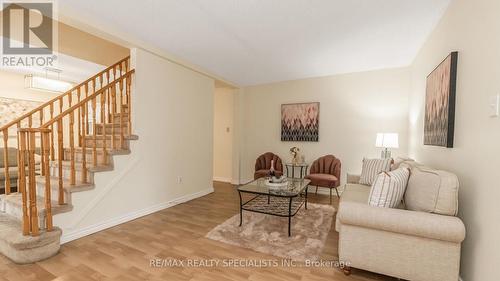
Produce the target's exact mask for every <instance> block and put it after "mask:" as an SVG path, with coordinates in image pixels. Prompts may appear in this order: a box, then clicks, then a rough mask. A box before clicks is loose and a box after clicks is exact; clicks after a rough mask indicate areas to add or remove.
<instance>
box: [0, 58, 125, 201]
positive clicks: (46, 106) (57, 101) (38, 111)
mask: <svg viewBox="0 0 500 281" xmlns="http://www.w3.org/2000/svg"><path fill="white" fill-rule="evenodd" d="M129 68H130V56H127V57H125V58H123V59H121V60H119V61H118V62H116V63H115V64H113V65H111V66H109V67H107V68H106V69H104V70H102V71H101V72H99V73H97V74H96V75H94V76H92V77H90V78H88V79H87V80H85V81H83V82H82V83H80V84H78V85H76V86H74V87H73V88H71V89H70V90H68V91H66V92H65V93H63V94H61V95H59V96H57V97H55V98H53V99H51V100H49V101H47V102H45V103H43V104H42V105H40V106H38V107H36V108H35V109H33V110H31V111H29V112H27V113H25V114H23V115H22V116H20V117H18V118H16V119H14V120H12V121H10V122H9V123H7V124H5V125H3V126H2V127H0V134H2V138H1V139H0V140H1V141H0V150H2V149H3V152H4V157H3V159H0V161H3V162H4V166H5V169H4V174H5V193H6V194H10V192H11V179H10V171H9V147H15V148H17V150H18V151H19V149H20V139H19V137H20V136H18V138H17V144H16V145H13V144H9V130H11V129H14V126H15V127H16V128H17V129H19V128H22V127H25V126H24V124H23V123H24V122H26V121H27V123H28V124H27V127H29V128H32V127H33V121H34V120H36V121H39V122H40V126H41V125H43V123H44V122H46V120H45V119H50V120H52V119H53V118H55V117H57V115H58V114H61V113H62V112H63V109H64V108H65V107H66V106H67V107H72V106H73V104H72V103H73V101H75V100H76V101H78V102H79V101H80V100H81V98H82V97H81V95H80V94H81V91H82V89H83V90H84V93H85V96H84V97H85V98H86V97H87V96H88V95H89V90H90V89H91V92H96V91H98V90H99V88H103V87H104V85H103V82H104V79H103V78H104V76H106V78H107V79H106V82H107V84H109V83H112V82H113V81H116V80H118V79H119V78H118V77H121V76H123V75H124V73H126V72H127V71H128V70H129ZM111 75H112V77H113V79H110V76H111ZM120 81H121V80H120ZM97 82H99V83H97ZM89 88H90V89H89ZM75 95H76V96H75ZM54 107H56V108H58V109H59V112H54ZM78 117H79V118H80V114H78ZM87 121H88V120H87ZM78 124H79V126H80V125H81V124H80V120H79V122H78ZM50 129H51V132H50V134H51V135H50V136H49V138H48V144H45V143H44V142H43V141H40V143H39V145H40V147H41V148H42V149H43V147H44V145H48V146H49V151H50V158H51V159H52V160H54V159H55V158H56V157H55V154H54V151H55V147H54V140H55V139H54V128H53V127H51V128H50ZM78 132H79V134H80V133H81V132H80V128H79V129H78ZM79 141H81V140H80V139H79ZM79 145H80V143H79ZM2 147H3V148H2ZM17 158H18V163H17V165H18V166H19V157H17ZM43 169H45V168H44V167H42V172H43Z"/></svg>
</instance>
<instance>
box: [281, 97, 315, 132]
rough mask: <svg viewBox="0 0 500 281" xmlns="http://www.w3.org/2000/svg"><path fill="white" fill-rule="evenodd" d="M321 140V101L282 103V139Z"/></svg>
mask: <svg viewBox="0 0 500 281" xmlns="http://www.w3.org/2000/svg"><path fill="white" fill-rule="evenodd" d="M318 140H319V102H309V103H292V104H282V105H281V141H318Z"/></svg>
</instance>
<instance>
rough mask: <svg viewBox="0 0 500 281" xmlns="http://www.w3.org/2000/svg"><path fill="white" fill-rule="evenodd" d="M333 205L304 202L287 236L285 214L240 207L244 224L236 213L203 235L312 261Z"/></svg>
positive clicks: (320, 247)
mask: <svg viewBox="0 0 500 281" xmlns="http://www.w3.org/2000/svg"><path fill="white" fill-rule="evenodd" d="M334 213H335V208H334V207H332V206H330V205H322V204H313V203H308V204H307V210H305V209H304V207H302V208H301V209H300V210H299V212H298V213H297V214H296V215H295V216H294V217H292V236H290V237H288V218H284V217H277V216H271V215H265V214H260V213H254V212H249V211H245V210H243V225H242V226H241V227H240V226H239V223H240V215H239V214H236V215H234V216H233V217H231V218H230V219H228V220H226V221H225V222H223V223H222V224H220V225H218V226H216V227H215V228H214V229H212V230H211V231H210V232H209V233H208V234H207V235H206V236H205V237H207V238H209V239H212V240H216V241H220V242H224V243H227V244H231V245H235V246H239V247H244V248H247V249H252V250H254V251H257V252H261V253H265V254H270V255H275V256H278V257H282V258H287V259H292V260H295V261H306V260H310V261H315V260H318V259H319V257H320V254H321V252H322V251H323V247H324V246H325V241H326V238H327V236H328V233H329V231H330V228H331V226H332V220H333V215H334Z"/></svg>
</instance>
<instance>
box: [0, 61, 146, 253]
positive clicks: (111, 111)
mask: <svg viewBox="0 0 500 281" xmlns="http://www.w3.org/2000/svg"><path fill="white" fill-rule="evenodd" d="M129 65H130V58H129V57H127V58H124V59H122V60H120V61H119V62H117V63H116V64H114V65H112V66H110V67H108V68H106V69H105V70H103V71H102V72H100V73H98V74H96V75H95V76H93V77H91V78H89V79H87V80H86V81H84V82H82V83H81V84H79V85H77V86H75V87H74V88H73V89H71V90H70V91H68V92H66V93H64V94H62V95H61V96H59V97H56V98H55V99H53V100H51V101H49V102H47V103H45V104H43V105H41V106H40V107H38V108H36V109H34V110H32V111H31V112H29V113H27V114H25V115H23V116H21V117H19V118H17V119H16V120H14V121H12V122H10V123H9V124H7V125H5V126H3V127H2V128H0V132H1V133H2V134H3V146H2V145H0V149H3V151H4V159H3V161H4V167H5V168H4V169H3V173H4V174H5V182H4V187H5V194H2V195H0V253H2V254H3V255H5V256H7V257H8V258H10V259H11V260H13V261H14V262H16V263H32V262H36V261H40V260H43V259H46V258H49V257H51V256H53V255H55V254H57V252H58V251H59V248H60V237H61V234H62V231H61V229H59V228H57V227H56V226H54V225H53V216H54V215H57V214H61V213H66V212H71V211H72V209H73V207H72V204H71V198H72V194H73V193H76V192H85V191H88V190H91V189H94V188H96V187H95V185H94V175H95V173H99V172H104V171H111V170H113V156H114V155H123V154H129V153H130V141H131V140H136V139H137V136H135V135H133V134H132V122H131V120H132V119H131V114H132V111H131V109H132V107H131V89H132V88H131V85H132V76H133V74H134V70H129ZM34 120H37V121H39V124H40V125H39V126H37V127H34V126H33V123H34ZM16 131H17V132H16ZM9 136H10V138H9ZM12 136H14V137H12ZM12 147H14V148H16V149H17V151H18V153H17V165H15V166H13V165H12V164H11V165H10V166H9V164H8V163H9V159H8V155H9V154H8V153H7V150H8V149H9V148H12ZM0 161H2V159H0ZM10 162H12V161H10ZM9 179H10V180H9Z"/></svg>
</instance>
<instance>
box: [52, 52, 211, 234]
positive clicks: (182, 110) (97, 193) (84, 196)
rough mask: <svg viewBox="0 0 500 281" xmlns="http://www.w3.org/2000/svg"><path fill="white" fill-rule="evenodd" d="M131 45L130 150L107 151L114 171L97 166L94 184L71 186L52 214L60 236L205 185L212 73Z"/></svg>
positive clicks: (160, 205) (153, 207)
mask: <svg viewBox="0 0 500 281" xmlns="http://www.w3.org/2000/svg"><path fill="white" fill-rule="evenodd" d="M134 53H135V54H134V56H133V60H134V61H135V63H134V65H135V69H136V76H135V81H134V88H133V91H132V104H133V106H132V118H133V120H132V126H133V128H134V129H133V130H134V133H135V134H137V135H138V136H139V140H138V141H133V142H132V145H131V151H132V153H131V154H130V155H124V156H116V157H115V158H114V159H115V161H114V168H115V169H114V171H112V172H107V173H100V174H97V176H96V178H95V184H96V188H95V189H94V190H91V191H85V192H79V193H74V194H73V195H74V197H73V202H72V204H73V206H74V209H73V211H71V212H69V213H66V214H61V215H57V216H55V225H57V226H59V227H61V228H62V229H63V238H62V239H63V241H64V242H66V241H68V240H71V239H75V238H78V237H81V236H83V235H87V234H90V233H93V232H96V231H99V230H101V229H104V228H107V227H111V226H113V225H116V224H119V223H123V222H126V221H128V220H131V219H134V218H136V217H139V216H143V215H146V214H149V213H151V212H155V211H159V210H161V209H164V208H167V207H169V206H172V205H175V204H178V203H182V202H184V201H186V200H189V199H193V198H196V197H198V196H202V195H205V194H207V193H209V192H212V191H213V186H212V172H213V167H212V165H213V158H212V152H213V141H212V140H213V121H212V120H213V93H214V80H213V79H211V78H208V77H206V76H204V75H201V74H199V73H197V72H193V71H191V70H189V69H186V68H184V67H181V66H179V65H177V64H174V63H171V62H169V61H167V60H165V59H163V58H161V57H158V56H156V55H153V54H151V53H149V52H146V51H144V50H142V49H137V51H136V52H134ZM178 177H182V181H181V182H178Z"/></svg>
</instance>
